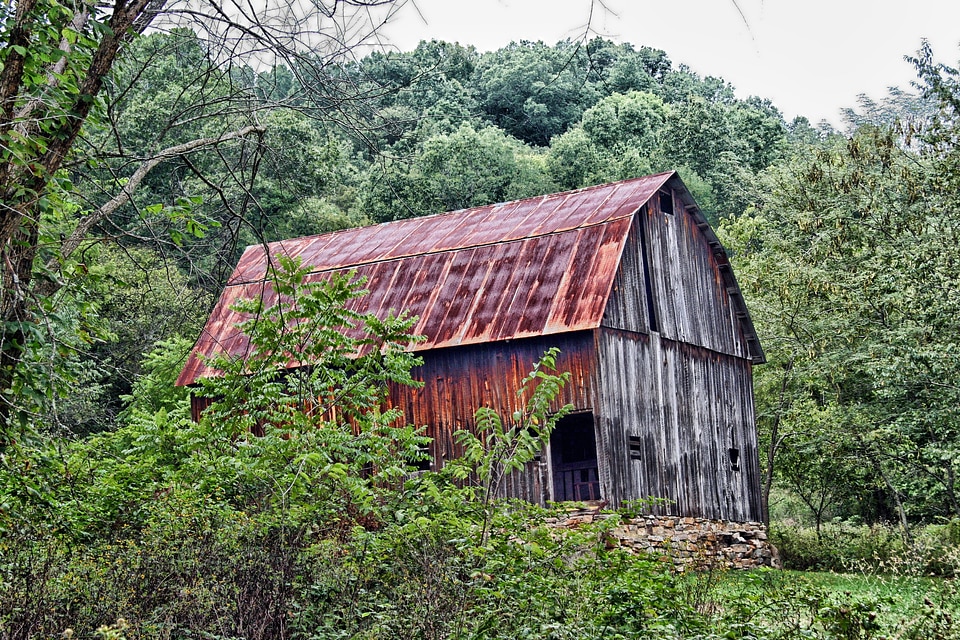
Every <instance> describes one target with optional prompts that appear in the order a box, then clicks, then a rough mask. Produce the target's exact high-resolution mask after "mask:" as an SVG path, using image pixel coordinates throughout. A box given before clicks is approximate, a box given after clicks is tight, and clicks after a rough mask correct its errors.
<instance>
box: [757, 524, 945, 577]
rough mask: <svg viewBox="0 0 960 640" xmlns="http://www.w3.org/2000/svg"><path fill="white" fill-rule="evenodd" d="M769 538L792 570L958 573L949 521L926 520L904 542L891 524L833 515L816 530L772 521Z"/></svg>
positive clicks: (923, 573)
mask: <svg viewBox="0 0 960 640" xmlns="http://www.w3.org/2000/svg"><path fill="white" fill-rule="evenodd" d="M771 539H772V541H773V543H774V545H775V546H776V547H777V549H778V550H779V551H780V555H781V558H782V559H783V562H784V565H785V566H786V567H788V568H791V569H797V570H803V571H835V572H862V573H868V574H878V575H894V576H916V577H922V576H943V577H947V578H955V577H956V576H957V575H958V572H960V545H957V544H956V543H955V542H953V541H951V539H950V525H949V524H947V525H927V526H925V527H923V528H920V529H918V530H916V531H914V534H913V536H912V538H911V540H910V541H905V540H904V539H903V536H902V535H901V533H900V532H899V531H897V530H896V529H895V528H893V527H891V526H889V525H877V524H873V525H867V524H858V523H855V522H847V521H841V520H839V519H837V520H835V521H831V522H828V523H826V524H823V525H822V526H821V527H820V528H819V529H818V528H815V527H809V526H805V525H803V524H800V523H797V522H783V523H774V526H773V527H772V530H771Z"/></svg>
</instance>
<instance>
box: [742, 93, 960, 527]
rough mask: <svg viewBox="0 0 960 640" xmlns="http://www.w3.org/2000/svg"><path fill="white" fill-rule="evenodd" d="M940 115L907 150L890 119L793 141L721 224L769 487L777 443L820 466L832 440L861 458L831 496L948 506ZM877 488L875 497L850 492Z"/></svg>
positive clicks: (945, 212)
mask: <svg viewBox="0 0 960 640" xmlns="http://www.w3.org/2000/svg"><path fill="white" fill-rule="evenodd" d="M951 95H952V94H951ZM941 117H942V118H943V119H940V120H939V122H941V123H944V125H945V126H946V127H947V128H946V129H944V130H940V131H938V130H937V127H936V126H934V127H931V128H930V129H929V133H928V134H927V135H925V136H924V140H923V144H922V146H921V149H920V150H919V151H920V152H918V150H916V149H914V148H912V147H911V146H910V145H908V144H906V142H905V137H904V136H901V135H900V134H899V133H898V131H897V130H894V129H890V128H878V127H874V126H870V125H865V126H862V127H860V128H859V129H858V130H857V132H856V134H855V135H854V136H853V137H851V138H850V139H848V140H844V139H841V138H839V137H833V138H831V139H829V140H828V141H827V142H826V143H825V144H824V145H823V146H822V147H820V148H814V149H812V150H809V151H808V152H807V153H804V154H798V155H797V156H796V157H795V158H794V159H792V160H791V161H790V162H788V163H785V164H784V165H782V166H779V167H777V168H776V169H775V170H773V171H771V172H770V173H769V175H768V178H767V179H768V182H767V193H768V195H767V196H766V197H765V199H764V201H763V203H762V207H760V208H758V209H756V210H754V211H752V212H751V213H750V214H748V215H745V216H743V217H741V218H740V219H738V220H736V221H733V222H731V223H730V224H728V225H726V227H725V229H726V232H728V233H731V234H732V236H731V238H730V239H731V242H730V243H729V246H732V247H735V249H734V251H735V252H736V263H737V267H738V275H739V276H740V281H741V284H742V285H743V286H744V290H745V292H746V293H747V295H748V296H750V297H751V300H750V306H751V309H753V310H754V313H755V314H756V318H757V325H758V326H759V327H761V331H762V335H761V340H763V341H764V344H765V345H766V347H767V354H768V356H769V362H768V364H767V365H766V366H765V367H762V368H760V369H759V370H758V378H757V392H758V407H759V409H758V418H759V420H760V424H761V427H762V428H763V430H764V431H765V432H766V434H767V443H768V444H767V446H768V456H767V464H768V468H767V473H768V479H767V488H768V489H769V483H770V482H771V481H772V479H773V477H774V476H773V474H774V472H775V460H776V459H777V456H778V454H779V453H780V452H781V451H783V450H785V449H792V450H796V451H804V452H805V454H804V456H797V457H794V459H795V460H804V459H806V460H807V462H805V464H809V459H808V456H809V455H811V454H813V455H818V456H819V464H820V465H822V466H824V467H829V466H833V465H836V464H837V457H836V456H835V455H834V452H837V451H843V452H844V455H845V456H848V457H849V458H850V459H851V460H853V461H855V462H853V464H851V465H850V467H848V468H850V469H854V468H855V469H859V470H860V471H861V472H862V473H861V475H860V476H859V479H858V477H855V476H854V475H852V474H848V475H845V476H844V477H842V478H835V479H834V480H833V483H834V485H833V488H832V489H831V490H834V491H836V490H839V491H840V494H841V499H842V500H846V503H845V504H844V509H845V510H846V511H847V512H848V513H849V512H851V511H853V512H856V511H857V510H861V514H862V515H864V516H865V517H867V518H870V519H878V518H879V519H884V518H888V517H894V518H897V519H898V520H899V521H900V522H901V524H902V525H903V529H904V532H905V534H906V532H908V525H909V523H910V522H911V521H912V520H920V519H930V518H933V517H936V516H956V515H960V511H958V506H960V503H958V501H957V486H956V476H957V471H958V469H957V462H956V461H957V460H958V459H960V450H958V445H960V438H958V435H960V431H958V428H960V414H958V409H957V407H958V402H957V401H958V386H957V385H956V384H955V383H954V381H955V380H957V378H958V375H960V358H958V355H957V353H958V349H957V338H956V336H957V335H960V325H958V324H957V318H958V313H960V307H958V305H960V302H958V301H960V295H958V291H957V283H958V282H960V263H958V262H957V260H956V255H957V253H956V242H957V240H958V239H960V227H958V222H957V220H958V219H957V216H956V215H955V211H956V207H957V204H958V203H957V200H956V196H955V193H956V192H955V188H956V187H957V186H958V179H957V177H956V176H957V172H956V169H955V166H956V165H954V164H952V161H953V158H955V157H956V152H955V140H956V137H955V135H954V134H955V130H954V129H953V128H952V126H953V125H952V124H948V123H952V122H954V121H955V120H952V119H948V118H951V113H950V107H949V104H948V103H946V102H945V103H943V104H942V106H941ZM948 131H949V132H950V133H949V134H948V135H945V133H947V132H948ZM824 416H829V421H830V424H829V426H827V427H824V426H822V422H821V421H822V420H823V417H824ZM788 458H789V456H788ZM780 475H781V477H786V478H787V479H788V480H789V478H790V477H791V476H792V477H794V478H800V477H801V476H802V475H803V474H802V473H794V470H791V469H782V468H781V471H780ZM791 482H792V484H793V485H794V486H799V484H798V483H797V482H796V481H795V480H792V481H791ZM844 483H845V484H844ZM854 487H855V489H854ZM878 489H879V492H880V493H882V495H883V500H882V501H881V504H880V505H877V504H875V503H869V504H868V503H862V504H860V505H859V506H858V505H857V504H856V503H855V501H854V500H851V498H852V495H851V494H852V493H855V492H860V493H863V494H865V495H871V494H875V493H877V490H878Z"/></svg>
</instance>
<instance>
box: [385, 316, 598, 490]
mask: <svg viewBox="0 0 960 640" xmlns="http://www.w3.org/2000/svg"><path fill="white" fill-rule="evenodd" d="M550 347H558V348H559V349H560V350H561V353H560V357H559V359H558V361H557V368H558V371H569V372H570V374H571V377H570V381H569V382H568V383H567V385H566V386H565V387H564V389H563V392H562V394H561V396H560V397H559V398H557V400H556V401H555V403H554V409H559V408H560V407H562V406H563V405H565V404H567V403H569V404H572V405H574V407H576V408H577V409H578V410H585V411H592V410H593V406H594V403H595V400H594V397H595V393H594V390H595V389H596V388H597V380H596V352H595V342H594V332H592V331H582V332H577V333H571V334H564V335H557V336H546V337H542V338H530V339H524V340H513V341H509V342H495V343H490V344H487V345H470V346H464V347H452V348H447V349H436V350H432V351H427V352H425V353H423V354H421V355H422V356H423V365H421V366H419V367H417V368H415V369H414V371H413V375H414V377H415V378H416V379H418V380H422V381H423V387H421V388H419V389H413V388H409V387H393V388H391V403H392V404H393V405H394V406H397V407H401V408H402V409H403V410H404V413H405V416H406V420H407V422H408V424H411V425H416V426H426V427H427V429H426V433H427V435H428V436H430V437H431V438H433V443H432V445H431V450H430V454H431V456H432V457H433V461H434V468H435V469H438V468H440V467H442V466H443V463H444V461H445V460H449V459H451V458H455V457H457V456H459V455H460V454H461V448H460V447H459V446H457V444H456V443H455V441H454V438H453V433H454V431H456V430H458V429H467V428H472V426H473V424H474V421H473V417H474V413H475V412H476V410H477V408H478V407H482V406H488V407H493V408H495V409H497V410H498V412H499V413H500V415H501V417H503V418H504V419H506V420H509V417H510V416H511V415H512V414H513V412H514V411H515V410H516V409H518V408H519V407H520V406H521V404H522V402H523V401H522V400H521V399H520V398H518V396H517V390H518V389H519V388H520V384H521V380H523V378H524V377H525V376H526V375H527V374H528V373H529V372H530V370H531V369H532V368H533V364H534V363H535V362H536V361H537V360H538V359H539V358H540V356H542V355H543V352H544V351H546V350H547V349H548V348H550ZM550 487H551V481H550V476H549V456H548V455H544V456H542V458H541V459H540V460H539V461H535V462H533V463H530V464H529V465H527V470H526V472H525V473H522V474H511V475H510V476H508V477H507V479H506V480H505V485H504V486H503V487H502V488H503V493H504V494H505V495H510V496H513V497H517V498H523V499H525V500H530V501H531V502H536V503H539V504H543V503H544V502H545V501H546V500H548V499H550V496H549V491H550Z"/></svg>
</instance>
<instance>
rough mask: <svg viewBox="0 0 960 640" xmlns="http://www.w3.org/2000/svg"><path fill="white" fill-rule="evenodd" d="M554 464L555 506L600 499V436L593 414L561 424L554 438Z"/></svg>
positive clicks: (576, 415)
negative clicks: (598, 437)
mask: <svg viewBox="0 0 960 640" xmlns="http://www.w3.org/2000/svg"><path fill="white" fill-rule="evenodd" d="M550 462H551V464H552V466H553V499H554V501H555V502H563V501H568V500H574V501H578V502H579V501H585V500H599V499H600V474H599V467H598V465H597V435H596V431H595V430H594V427H593V414H592V413H574V414H571V415H568V416H565V417H563V418H562V419H561V420H560V422H558V423H557V426H556V427H555V428H554V430H553V433H552V434H551V435H550Z"/></svg>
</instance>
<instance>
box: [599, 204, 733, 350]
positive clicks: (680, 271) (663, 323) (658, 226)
mask: <svg viewBox="0 0 960 640" xmlns="http://www.w3.org/2000/svg"><path fill="white" fill-rule="evenodd" d="M674 211H675V213H672V214H669V213H661V211H660V208H659V203H658V201H657V199H656V198H654V199H652V200H651V201H650V203H648V204H647V205H646V206H644V207H641V208H640V210H639V211H638V212H637V214H636V215H635V217H634V222H633V226H632V227H631V229H630V235H629V238H628V241H627V245H626V246H625V248H624V254H623V256H622V258H621V262H620V268H619V270H618V272H617V276H616V279H615V280H614V290H613V293H612V295H611V296H610V300H609V301H608V303H607V311H606V313H605V316H604V320H603V323H602V325H603V326H606V327H611V328H616V329H624V330H627V331H637V332H642V333H646V332H647V331H649V330H651V329H653V330H656V331H658V332H659V333H660V335H661V336H662V337H664V338H668V339H670V340H676V341H677V342H686V343H688V344H694V345H697V346H700V347H705V348H707V349H710V350H712V351H717V352H720V353H725V354H728V355H734V356H739V357H741V358H747V357H749V351H748V347H747V343H746V341H745V340H744V338H743V335H742V334H741V332H740V321H739V319H738V318H737V316H736V311H735V309H734V307H733V304H732V301H731V299H730V295H729V293H728V292H727V289H726V285H725V284H724V282H723V278H722V277H721V275H720V270H719V268H718V265H717V262H716V259H715V258H714V255H713V251H714V248H713V247H711V246H710V244H709V242H708V241H707V238H706V236H705V235H704V234H703V233H702V232H701V231H700V229H699V228H698V227H697V224H696V222H695V220H694V218H693V216H692V215H690V214H688V213H687V212H686V211H684V209H683V207H682V203H681V202H679V201H677V202H675V204H674ZM651 305H652V306H651ZM651 320H652V322H653V323H654V326H653V327H651Z"/></svg>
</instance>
